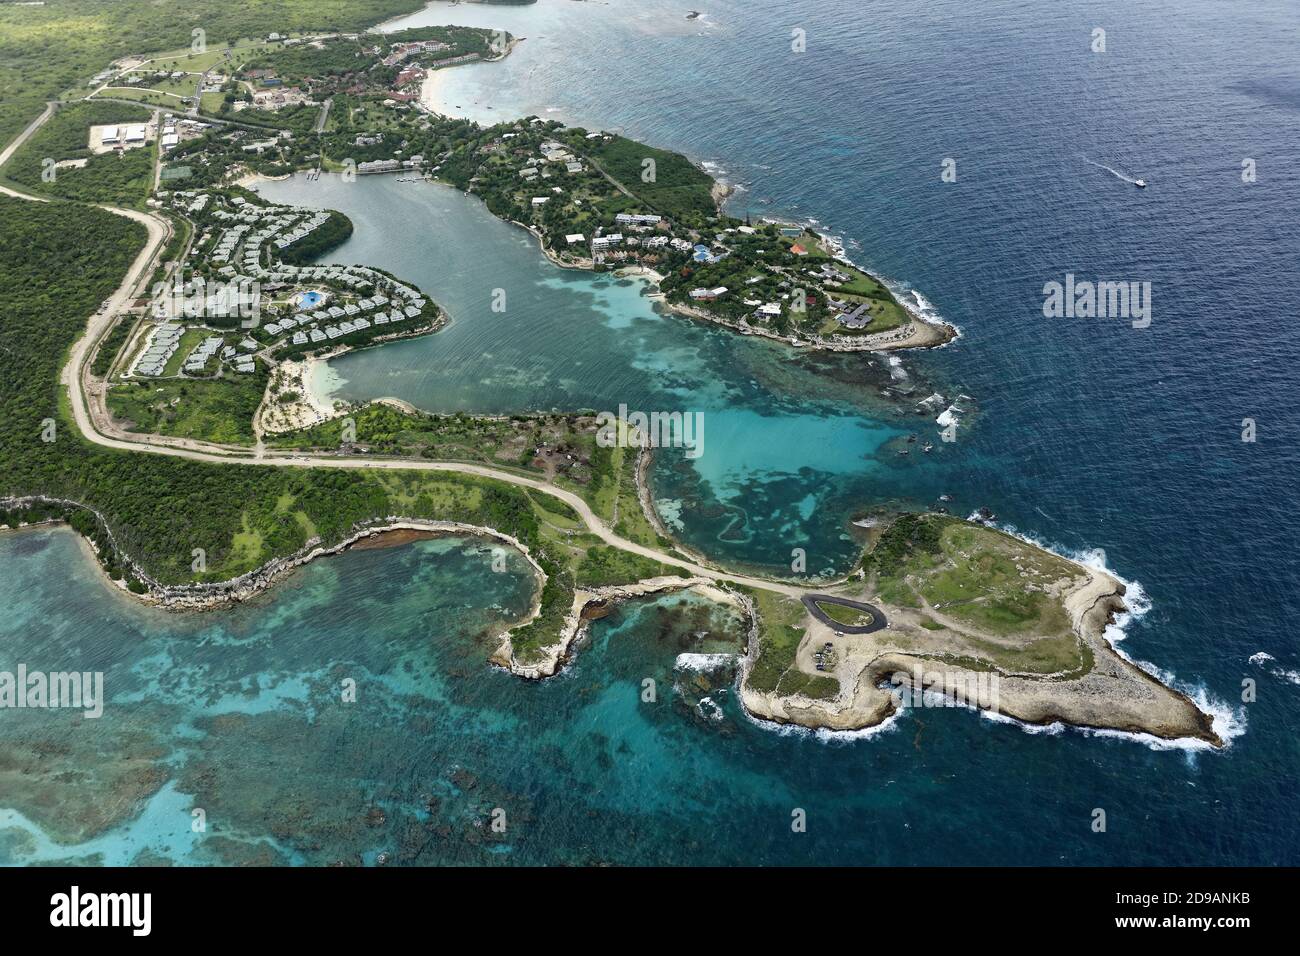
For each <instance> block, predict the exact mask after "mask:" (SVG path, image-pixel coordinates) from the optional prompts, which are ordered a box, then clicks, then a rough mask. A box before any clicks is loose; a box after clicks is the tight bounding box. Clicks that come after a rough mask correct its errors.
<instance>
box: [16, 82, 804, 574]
mask: <svg viewBox="0 0 1300 956" xmlns="http://www.w3.org/2000/svg"><path fill="white" fill-rule="evenodd" d="M53 111H54V106H53V104H50V105H49V106H47V107H46V110H45V112H44V113H43V114H42V115H41V116H40V117H39V118H38V119H37V120H36V121H35V122H33V123H32V124H31V125H30V126H28V127H27V129H26V130H24V131H23V132H22V134H20V135H19V137H18V138H17V139H16V140H15V141H14V142H13V143H12V144H10V146H9V147H8V148H6V149H5V150H4V152H3V153H0V165H2V164H3V161H4V159H7V158H8V157H9V156H11V155H12V154H13V152H14V151H15V150H16V149H17V148H18V147H19V146H21V145H22V143H23V142H24V141H25V140H26V139H27V138H28V137H29V136H31V135H32V133H34V132H35V131H36V130H37V129H38V128H39V127H40V125H41V124H42V123H44V122H45V120H47V119H48V118H49V117H50V115H51V114H52V113H53ZM0 191H3V192H5V193H6V194H8V195H11V196H15V197H17V198H19V199H29V200H34V201H37V202H44V201H45V200H42V199H40V197H37V196H31V195H28V194H26V193H22V192H18V191H16V190H11V189H5V188H3V187H0ZM100 208H101V209H105V210H107V211H108V212H112V213H115V214H116V215H119V216H124V217H126V218H128V219H132V220H135V221H136V222H139V223H142V224H143V225H144V226H145V227H146V228H147V229H148V231H149V235H148V240H147V241H146V242H145V246H144V248H143V249H141V250H140V254H139V255H138V256H137V257H136V259H135V261H134V262H133V263H132V265H131V268H130V269H129V270H128V272H127V274H126V277H125V278H124V279H123V280H122V284H121V285H120V286H119V287H118V289H117V291H116V292H114V293H113V295H112V296H111V297H110V299H109V301H108V306H107V307H106V308H102V309H100V310H99V311H97V312H96V313H95V314H94V315H92V316H91V317H90V321H89V322H88V323H87V326H86V331H85V334H83V335H82V336H81V338H79V339H78V340H77V341H76V343H75V344H74V345H73V347H72V352H71V354H70V356H69V359H68V363H67V364H66V365H65V366H64V367H63V370H62V372H61V374H60V376H59V380H60V382H61V384H63V385H64V386H65V387H66V388H67V389H68V397H69V400H70V404H71V406H72V415H73V420H74V421H75V422H76V425H77V428H78V430H80V431H81V433H82V435H84V436H85V438H86V439H87V440H88V441H91V442H94V443H95V444H97V445H102V446H103V447H105V448H116V449H120V450H123V451H133V452H146V453H149V454H155V455H169V456H171V457H175V458H188V459H190V460H192V461H206V462H212V463H216V464H231V463H240V464H247V465H266V466H271V467H281V468H358V469H378V470H393V471H445V472H454V473H457V474H468V475H477V476H479V477H482V478H492V479H495V480H496V481H501V482H505V483H507V484H511V485H516V486H519V487H523V488H527V489H529V490H532V491H537V492H540V493H542V494H545V495H550V496H551V497H552V498H558V499H559V500H561V501H563V502H564V503H565V504H566V505H568V506H569V507H570V508H572V509H573V510H574V511H575V512H577V514H578V516H579V517H580V518H581V519H582V522H583V524H585V525H586V526H587V529H588V530H589V531H590V532H591V533H592V534H594V535H596V537H598V538H600V540H601V541H603V542H605V543H606V544H608V545H610V546H612V547H615V548H618V549H620V550H622V551H627V552H629V553H631V554H636V555H640V556H641V557H644V558H650V559H651V560H654V561H658V562H660V563H662V564H666V565H670V566H672V567H675V568H679V569H681V570H683V571H687V572H689V573H691V574H692V575H696V576H698V577H702V578H708V579H710V580H714V581H724V582H730V583H734V584H739V585H743V586H746V587H752V588H756V589H759V590H764V591H771V592H774V593H777V594H784V595H788V596H790V597H802V596H803V595H804V593H805V589H804V588H800V587H796V586H794V585H790V584H783V583H780V582H777V581H768V580H765V579H763V578H756V577H751V576H749V575H744V574H730V573H728V572H726V571H722V570H719V569H717V568H712V567H706V566H704V565H702V564H697V563H695V562H693V561H686V560H684V559H682V558H678V557H675V556H673V555H670V554H665V553H664V552H661V551H658V550H656V549H654V548H649V547H646V546H645V545H641V544H637V543H636V542H634V541H629V540H627V539H626V538H623V537H621V536H620V535H618V534H615V533H614V531H613V530H612V529H610V528H609V527H608V526H607V525H606V524H605V522H604V521H602V520H601V519H600V517H599V516H597V515H596V513H595V512H594V511H592V510H591V507H590V506H589V505H588V504H587V502H585V501H583V500H582V498H580V497H578V496H577V495H576V494H574V493H573V492H571V491H567V490H565V489H563V488H559V487H557V486H555V485H553V484H550V483H549V482H546V481H542V480H540V479H537V478H528V477H525V476H523V475H516V474H512V473H510V472H507V471H498V470H496V469H495V468H488V467H486V466H484V465H469V464H459V463H455V462H431V461H406V460H390V459H383V458H377V459H376V458H336V457H331V456H317V455H310V454H301V455H283V454H273V455H263V456H258V455H257V454H256V453H255V452H250V451H248V450H246V449H232V448H229V447H225V446H221V445H208V444H206V443H204V442H195V441H178V442H175V443H167V444H163V443H161V442H159V441H156V440H155V439H154V437H153V436H148V435H133V436H131V437H129V438H128V437H125V435H124V434H123V433H120V432H119V433H118V434H117V435H111V434H105V433H104V432H102V431H101V430H100V429H99V428H98V427H97V426H96V421H95V416H93V415H92V414H91V410H90V408H89V405H88V403H87V399H86V389H85V380H86V372H85V370H86V368H87V366H88V365H89V363H88V361H87V360H88V358H89V356H90V354H91V352H92V351H93V349H94V345H95V343H96V342H97V341H98V340H99V338H100V337H101V336H102V335H103V334H104V332H105V331H106V330H107V328H108V327H109V325H110V324H111V322H112V320H113V317H114V316H115V315H117V313H118V312H119V311H121V310H122V309H123V308H124V307H125V306H126V305H127V303H128V302H130V300H131V299H132V298H134V293H135V290H136V288H137V286H138V285H140V284H141V283H143V282H145V281H146V280H147V279H148V277H149V275H150V274H151V273H152V268H153V264H154V260H155V258H156V257H157V255H158V253H159V251H160V250H161V249H162V247H163V244H164V243H165V242H166V240H167V237H168V235H169V234H170V231H171V230H170V227H169V226H168V224H167V223H166V221H165V220H163V219H161V218H160V217H158V216H154V215H152V214H149V213H143V212H137V211H135V210H131V209H119V208H117V207H114V206H101V207H100Z"/></svg>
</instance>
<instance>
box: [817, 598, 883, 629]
mask: <svg viewBox="0 0 1300 956" xmlns="http://www.w3.org/2000/svg"><path fill="white" fill-rule="evenodd" d="M817 606H818V607H819V608H821V609H822V611H824V612H825V613H826V616H827V617H829V618H830V619H831V620H832V621H834V622H835V623H836V624H844V625H846V626H848V627H866V626H867V625H868V624H870V623H871V622H872V621H873V620H875V618H874V617H872V615H871V612H870V611H860V610H858V609H857V608H855V607H846V606H845V605H843V604H832V603H831V602H830V601H818V602H817Z"/></svg>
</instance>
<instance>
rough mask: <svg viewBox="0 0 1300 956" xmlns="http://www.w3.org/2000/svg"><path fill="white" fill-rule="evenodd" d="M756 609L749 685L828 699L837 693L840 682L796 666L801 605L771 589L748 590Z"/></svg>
mask: <svg viewBox="0 0 1300 956" xmlns="http://www.w3.org/2000/svg"><path fill="white" fill-rule="evenodd" d="M747 593H748V594H749V596H750V597H751V598H752V599H753V600H754V605H755V608H756V610H757V611H758V620H759V634H758V638H759V644H758V657H757V658H756V659H755V661H754V666H753V667H752V668H751V669H750V672H749V682H748V685H749V686H750V687H752V688H753V689H754V690H757V691H761V692H763V693H769V694H770V693H777V694H782V695H785V694H803V695H804V696H805V697H810V698H813V699H815V700H827V699H830V698H832V697H835V696H836V695H837V694H839V692H840V682H839V681H838V680H837V679H836V678H834V677H832V676H831V675H829V674H809V673H807V672H805V671H803V670H801V669H800V668H799V667H797V666H795V654H796V652H797V651H798V649H799V644H800V642H802V641H803V639H804V634H805V631H804V620H805V618H806V616H807V611H806V610H805V608H804V606H803V604H801V603H800V602H799V601H798V600H796V599H795V598H790V597H786V596H784V595H780V594H774V593H772V592H771V591H754V590H750V591H748V592H747Z"/></svg>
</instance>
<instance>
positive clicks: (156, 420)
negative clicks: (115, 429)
mask: <svg viewBox="0 0 1300 956" xmlns="http://www.w3.org/2000/svg"><path fill="white" fill-rule="evenodd" d="M183 354H184V353H183V352H182V351H178V353H177V356H175V358H177V359H178V360H179V359H180V358H181V357H182V356H183ZM259 369H261V366H260V365H259ZM267 378H268V376H267V374H266V372H265V371H259V372H258V373H257V374H255V375H240V376H234V375H231V376H226V377H223V378H217V379H189V378H183V379H147V380H132V379H127V380H124V381H120V382H115V383H113V385H112V387H111V388H110V389H109V390H108V396H107V398H108V407H109V409H110V410H111V411H112V413H113V417H114V418H116V419H119V420H120V421H122V422H123V423H125V425H126V427H127V428H128V430H129V431H137V432H146V433H148V434H152V435H174V436H177V437H179V438H195V439H199V440H201V441H210V442H217V443H218V444H226V445H252V444H253V443H254V442H255V441H256V440H257V436H256V435H254V434H253V415H254V413H256V411H257V406H258V405H259V404H261V401H262V393H263V392H264V391H265V389H266V381H267Z"/></svg>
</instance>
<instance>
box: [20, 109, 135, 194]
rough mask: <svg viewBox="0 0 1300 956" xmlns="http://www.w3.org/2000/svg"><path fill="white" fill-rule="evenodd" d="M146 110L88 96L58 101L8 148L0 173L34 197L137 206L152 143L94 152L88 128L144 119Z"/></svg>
mask: <svg viewBox="0 0 1300 956" xmlns="http://www.w3.org/2000/svg"><path fill="white" fill-rule="evenodd" d="M152 115H153V114H152V113H151V112H150V111H149V110H147V109H144V108H143V107H139V106H128V105H126V104H124V103H108V102H96V101H94V100H91V101H89V102H83V103H72V104H69V105H66V106H62V107H60V108H59V109H57V110H56V111H55V113H54V115H53V116H51V117H50V118H49V119H48V120H47V121H46V122H45V125H44V126H42V127H41V128H40V129H39V130H37V132H36V133H35V135H33V136H32V138H31V139H29V140H28V141H27V142H26V143H24V144H23V145H22V147H21V148H20V149H19V150H18V151H17V152H16V153H14V155H13V157H12V158H11V159H10V160H9V162H7V163H6V164H5V165H4V168H3V169H2V170H0V175H3V176H4V177H5V178H6V179H8V180H9V181H10V182H12V183H14V184H15V185H17V186H19V187H21V188H22V189H24V190H26V191H27V192H31V193H35V194H36V195H39V196H57V197H60V198H63V199H75V200H78V201H81V202H105V203H115V204H117V205H123V206H131V207H135V208H140V207H143V206H144V201H145V198H146V197H147V196H148V195H149V190H150V188H151V187H152V186H153V161H154V151H155V149H156V147H155V145H154V143H152V142H150V143H148V144H146V145H144V146H139V147H135V148H133V149H126V150H121V151H118V150H112V151H110V152H106V153H99V154H97V155H96V154H94V153H92V151H91V149H90V128H91V127H92V126H100V125H106V124H107V125H119V124H125V123H146V122H148V121H149V120H150V118H151V117H152ZM51 162H53V163H54V164H56V165H54V166H51ZM83 162H84V165H80V166H76V165H70V164H72V163H77V164H81V163H83ZM59 164H68V165H59Z"/></svg>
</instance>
